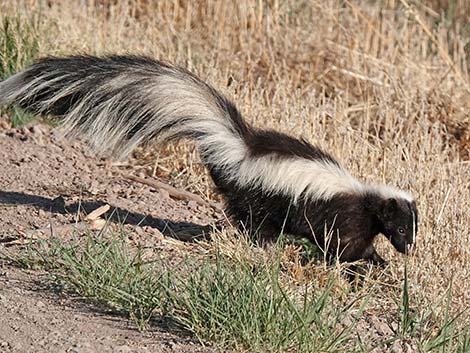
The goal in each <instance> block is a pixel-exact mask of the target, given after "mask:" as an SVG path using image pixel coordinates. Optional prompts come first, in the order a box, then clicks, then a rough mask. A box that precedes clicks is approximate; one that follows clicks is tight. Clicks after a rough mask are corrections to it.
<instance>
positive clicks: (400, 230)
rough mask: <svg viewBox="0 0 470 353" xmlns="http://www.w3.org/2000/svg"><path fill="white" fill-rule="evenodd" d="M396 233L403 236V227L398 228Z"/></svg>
mask: <svg viewBox="0 0 470 353" xmlns="http://www.w3.org/2000/svg"><path fill="white" fill-rule="evenodd" d="M398 233H400V234H402V235H403V234H405V229H403V227H398Z"/></svg>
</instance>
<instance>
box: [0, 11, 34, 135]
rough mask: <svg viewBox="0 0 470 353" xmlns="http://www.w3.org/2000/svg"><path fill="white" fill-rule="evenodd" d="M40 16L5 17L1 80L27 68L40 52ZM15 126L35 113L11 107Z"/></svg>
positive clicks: (1, 38) (0, 28)
mask: <svg viewBox="0 0 470 353" xmlns="http://www.w3.org/2000/svg"><path fill="white" fill-rule="evenodd" d="M39 24H40V22H39V17H36V18H35V17H33V18H32V19H29V20H25V19H23V18H21V17H19V16H17V17H8V16H6V17H4V18H3V19H2V23H1V24H0V80H3V79H5V78H7V77H9V76H11V75H13V74H14V73H16V72H18V71H20V70H21V69H23V68H25V67H26V66H28V65H29V64H31V63H32V62H33V60H34V59H35V58H36V57H37V55H38V53H39V45H40V44H39V33H40V25H39ZM10 115H11V123H12V126H13V127H21V126H23V125H25V124H27V123H28V122H30V121H31V120H33V119H34V115H33V114H30V113H27V112H24V111H23V110H21V109H20V108H17V107H13V108H11V109H10Z"/></svg>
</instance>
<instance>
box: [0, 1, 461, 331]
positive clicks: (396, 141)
mask: <svg viewBox="0 0 470 353" xmlns="http://www.w3.org/2000/svg"><path fill="white" fill-rule="evenodd" d="M465 10H467V12H465ZM0 13H1V14H2V16H7V15H16V14H20V15H21V16H23V17H25V18H28V17H30V16H32V15H33V14H34V15H39V16H40V18H41V21H42V24H43V26H42V28H43V35H42V38H43V40H42V42H41V47H40V52H41V54H43V55H46V54H54V55H63V54H70V53H95V54H104V53H140V54H146V55H150V56H154V57H157V58H159V59H163V60H166V61H170V62H175V63H177V64H179V65H182V66H185V67H187V68H189V69H190V70H192V71H194V72H196V73H197V74H198V75H199V76H200V77H201V78H203V79H205V80H207V81H209V82H211V83H212V84H213V85H214V86H215V87H217V88H219V89H220V90H222V91H223V92H224V93H225V94H226V95H228V96H229V97H231V98H232V100H234V101H235V102H236V103H237V106H238V107H239V108H240V110H241V112H242V113H243V114H244V116H245V117H246V118H247V119H248V120H249V121H250V122H252V123H253V124H256V125H259V126H269V127H272V128H275V129H278V130H282V131H284V132H288V133H290V134H293V135H295V136H303V137H305V138H307V139H308V140H310V141H312V142H314V143H316V144H318V145H320V146H322V147H324V148H325V149H326V150H328V151H330V152H331V153H333V154H334V155H335V156H337V157H338V158H339V159H340V160H341V161H342V162H343V163H344V164H345V165H346V166H347V167H348V168H349V169H350V170H351V172H352V173H353V174H354V175H356V176H358V177H359V178H361V179H364V180H366V181H382V182H386V183H389V184H392V185H396V186H399V187H401V188H404V189H409V190H410V191H411V192H412V193H413V194H414V195H415V196H416V198H417V200H418V209H419V213H420V229H419V237H418V247H417V252H416V254H415V255H414V256H412V257H409V258H407V259H405V258H404V257H402V256H401V255H399V254H397V253H396V252H394V251H393V250H392V248H391V247H390V245H389V244H387V243H386V242H384V241H380V242H379V243H380V244H379V247H380V250H381V252H383V253H384V256H385V257H386V258H387V259H389V260H390V264H391V265H390V269H389V271H388V272H387V273H386V274H384V275H383V276H385V277H382V279H381V280H382V281H383V282H384V285H383V286H381V287H380V286H379V287H378V289H376V291H377V295H376V297H375V298H373V299H372V301H371V303H372V304H371V305H372V309H370V310H371V311H374V310H377V311H378V312H382V311H384V308H385V311H387V310H388V308H395V307H396V301H395V299H396V298H394V297H393V296H392V295H391V294H390V293H393V291H394V290H395V289H396V288H400V287H401V279H402V278H403V271H404V265H405V262H407V266H408V275H409V286H410V294H411V295H412V298H415V299H413V300H415V301H420V303H421V304H423V305H424V306H428V307H430V306H431V305H432V304H433V303H435V302H436V298H438V297H440V296H443V295H444V293H445V291H446V289H447V288H448V287H449V285H450V283H451V282H452V302H451V308H452V311H453V312H458V311H459V310H462V309H464V308H467V307H469V306H470V280H469V278H470V272H469V271H470V229H469V228H470V227H469V224H470V210H469V204H470V161H469V157H470V130H469V125H470V93H469V92H470V76H469V67H470V62H469V60H470V58H469V52H470V51H469V46H470V33H469V29H468V16H467V17H466V15H465V13H467V14H468V13H470V12H468V3H467V2H466V1H463V0H462V1H458V0H448V1H438V0H435V1H429V2H419V1H408V0H400V1H398V0H383V1H377V2H375V1H353V0H345V1H320V0H311V1H301V0H297V1H294V0H287V1H276V0H272V1H261V0H260V1H255V0H244V1H234V2H230V1H216V0H200V1H176V0H175V1H158V2H157V1H155V2H154V1H150V0H128V1H111V0H109V1H107V0H101V1H99V0H96V1H92V0H90V1H86V0H85V1H81V2H74V1H58V0H49V1H36V0H29V1H15V2H9V1H3V2H1V3H0ZM175 152H178V155H179V156H183V157H179V158H176V157H175V156H176V154H175ZM138 156H139V157H141V162H140V163H141V164H142V165H143V166H144V167H145V168H147V169H148V170H149V172H150V171H155V170H157V173H160V174H161V175H168V176H169V177H173V178H174V179H175V182H176V183H181V184H184V185H185V186H186V187H188V188H190V189H193V190H196V191H197V192H199V193H201V194H203V195H206V196H209V197H212V191H211V183H210V181H209V179H208V176H207V175H206V174H205V172H204V170H203V169H202V168H201V166H200V165H199V164H198V157H197V154H196V152H195V151H194V149H193V148H192V145H191V144H188V143H182V144H178V145H176V146H170V147H166V148H165V149H160V150H159V151H158V153H157V152H156V151H155V149H146V150H141V151H139V152H138ZM157 158H158V166H157V168H156V169H155V166H154V164H155V163H154V162H155V160H156V159H157ZM313 280H314V279H313ZM463 317H464V319H465V320H467V322H469V321H470V320H469V319H468V317H469V315H467V316H463ZM465 320H464V321H465Z"/></svg>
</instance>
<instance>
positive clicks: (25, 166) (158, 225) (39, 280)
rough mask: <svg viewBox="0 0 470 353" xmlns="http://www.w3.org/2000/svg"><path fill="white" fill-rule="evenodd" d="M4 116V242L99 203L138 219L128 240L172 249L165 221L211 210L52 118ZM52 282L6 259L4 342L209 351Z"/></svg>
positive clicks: (76, 348) (1, 291) (0, 171)
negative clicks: (154, 182) (14, 120)
mask: <svg viewBox="0 0 470 353" xmlns="http://www.w3.org/2000/svg"><path fill="white" fill-rule="evenodd" d="M0 123H1V124H0V126H1V127H0V250H1V247H6V246H7V244H8V243H9V242H11V241H12V240H14V239H17V238H18V237H20V235H21V234H24V232H29V231H31V230H34V229H41V228H44V227H46V226H48V225H50V224H52V225H53V226H55V227H60V226H61V225H64V224H71V223H73V222H74V221H75V219H76V217H77V214H78V212H77V211H78V210H79V209H80V210H81V212H82V213H89V212H91V211H93V210H94V209H96V208H97V207H99V206H101V205H103V204H109V205H110V206H111V210H112V211H113V212H114V213H112V211H110V212H108V214H107V216H108V217H111V219H112V220H113V221H115V222H116V223H122V222H124V224H125V227H128V228H130V229H132V237H133V239H132V241H135V242H139V243H140V244H143V245H144V246H146V247H148V248H149V249H153V250H154V251H169V252H171V251H172V249H171V246H168V244H167V243H165V238H166V237H164V236H163V235H162V233H161V231H165V229H168V225H169V226H170V227H172V228H173V229H179V228H184V227H188V226H189V227H193V226H195V225H205V224H208V223H210V222H213V221H214V219H215V215H214V213H213V211H212V210H211V209H209V208H205V207H202V206H198V205H197V204H196V203H195V202H194V201H189V202H188V201H181V200H173V199H172V198H170V197H169V196H168V193H167V192H164V191H158V190H154V189H152V188H150V187H148V186H145V185H141V184H137V183H134V182H131V181H129V180H127V179H125V178H123V177H122V176H121V174H122V173H123V168H122V167H115V166H112V165H111V163H110V162H109V161H107V160H104V159H99V158H97V157H95V156H94V155H93V154H92V153H90V152H89V151H88V150H87V147H85V145H84V144H83V143H81V142H80V141H65V140H63V139H60V138H59V137H58V136H57V134H56V133H55V132H53V130H52V129H51V128H50V127H48V126H45V125H40V124H35V125H32V126H30V127H27V128H22V129H12V128H10V127H9V126H8V124H7V123H6V121H5V120H3V121H2V120H0ZM125 172H129V173H132V171H131V170H126V171H125ZM165 244H166V245H165ZM188 246H190V244H189V245H188ZM12 249H13V251H14V247H11V246H10V247H9V250H12ZM51 286H52V282H51V281H50V280H49V279H48V277H47V276H46V275H44V274H41V273H38V272H25V271H23V270H20V269H18V268H14V267H12V266H10V265H8V264H6V263H4V262H3V263H2V262H0V352H33V351H34V352H211V351H213V350H212V349H210V348H205V347H202V346H201V345H200V344H198V343H196V342H194V341H191V339H189V338H186V337H184V335H179V334H173V333H168V332H166V331H165V329H164V328H163V327H160V328H159V325H158V323H156V324H154V325H152V327H151V329H150V330H149V331H147V332H144V333H142V332H139V331H138V330H136V329H135V327H134V326H133V325H132V323H131V322H129V321H127V320H126V319H123V318H122V317H116V316H113V315H112V314H110V313H103V312H100V311H99V310H97V308H93V307H91V306H90V305H88V304H86V303H85V302H84V301H82V300H80V298H71V297H65V296H63V295H61V294H60V292H59V291H57V290H56V289H55V288H53V286H52V287H51Z"/></svg>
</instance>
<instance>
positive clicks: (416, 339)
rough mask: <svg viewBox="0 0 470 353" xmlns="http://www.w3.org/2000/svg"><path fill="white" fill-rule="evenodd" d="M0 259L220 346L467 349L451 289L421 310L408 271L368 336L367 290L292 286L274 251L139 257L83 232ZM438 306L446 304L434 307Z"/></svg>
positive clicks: (330, 284) (142, 324)
mask: <svg viewBox="0 0 470 353" xmlns="http://www.w3.org/2000/svg"><path fill="white" fill-rule="evenodd" d="M2 257H3V258H7V259H8V260H9V261H10V262H11V263H13V264H16V265H18V266H21V267H28V268H40V269H43V270H46V271H48V272H49V273H50V274H51V275H52V276H53V278H54V279H55V280H56V281H57V282H59V283H60V284H62V286H63V288H64V290H65V291H69V292H70V291H72V292H74V293H76V294H78V295H80V296H83V297H87V298H89V299H90V300H92V301H93V302H95V303H96V304H98V305H101V306H105V307H106V308H109V309H110V310H112V311H114V312H117V313H119V314H121V315H124V316H126V317H129V318H130V319H132V320H133V321H134V322H135V323H136V325H137V327H139V328H140V329H145V328H146V327H148V326H149V325H150V324H151V323H152V321H153V320H156V321H157V322H159V323H160V324H161V323H162V322H163V323H164V324H165V326H166V327H167V328H169V329H173V330H174V331H175V332H180V331H181V330H184V331H187V332H190V333H191V334H192V335H194V337H196V338H197V339H199V341H200V342H201V343H206V342H213V343H215V344H216V345H217V346H218V347H221V348H223V349H229V350H238V351H256V352H267V351H269V352H286V351H289V352H344V351H345V349H347V351H348V352H363V351H370V350H371V349H372V348H374V347H382V348H384V349H386V348H387V347H389V345H390V344H392V343H394V342H396V341H398V342H400V343H403V342H413V345H414V346H415V347H417V348H418V349H419V351H422V352H467V351H468V348H469V347H470V330H469V328H468V327H465V328H463V329H462V328H458V326H457V323H458V319H459V317H460V315H462V314H463V313H461V314H459V315H456V316H454V317H450V314H449V302H450V299H451V298H450V294H449V296H447V297H446V298H444V299H445V300H443V302H438V303H436V308H427V309H426V310H419V308H418V307H416V306H415V307H413V306H412V300H411V299H412V298H411V296H410V293H409V289H408V279H407V276H405V280H404V283H403V288H402V291H401V304H400V306H399V307H400V310H399V312H398V313H397V318H396V321H397V322H398V323H399V325H398V330H397V331H396V332H395V333H394V335H392V336H391V337H384V340H383V341H382V342H375V343H374V342H373V343H371V342H363V341H362V340H361V337H360V336H361V335H362V333H361V332H358V331H357V330H356V324H357V322H358V320H360V319H361V318H362V317H363V312H364V310H366V308H367V305H368V300H369V299H370V298H371V297H372V296H373V291H372V290H369V291H368V292H366V293H365V294H364V293H362V294H358V295H351V294H352V293H346V292H345V293H342V294H340V295H338V293H337V292H334V291H333V290H332V288H334V285H335V280H334V279H330V280H329V281H327V283H326V285H323V286H320V285H319V284H318V283H315V282H313V283H308V284H307V285H303V286H299V285H294V284H292V281H291V280H290V279H289V277H288V276H286V274H285V273H283V272H282V270H280V262H279V259H278V258H274V259H272V261H270V262H268V263H263V264H258V265H248V264H247V263H244V262H240V261H236V260H233V259H228V258H226V257H224V256H222V255H220V254H219V255H217V256H215V257H214V258H212V259H206V260H195V259H194V258H187V259H185V260H181V262H180V263H178V264H177V265H175V264H173V265H171V266H170V265H169V264H168V263H167V262H166V261H164V260H163V259H151V260H149V259H145V258H144V256H143V253H142V251H141V250H140V249H134V250H130V248H129V247H128V245H127V243H126V241H125V234H117V235H114V236H113V237H111V238H109V237H108V236H106V237H104V236H103V234H100V235H98V236H92V235H88V236H86V237H85V238H81V239H80V240H79V241H72V242H69V243H68V244H64V243H62V242H61V241H59V240H50V241H47V242H41V243H38V244H35V245H32V246H29V247H27V248H26V250H25V251H24V252H22V253H21V254H18V253H16V254H15V255H12V254H11V253H10V254H9V255H7V254H6V253H4V254H3V256H2ZM336 288H337V286H336ZM448 293H450V290H449V291H448ZM340 297H341V298H342V299H340ZM345 297H347V298H348V299H344V298H345ZM439 308H441V309H442V310H443V312H440V313H436V312H435V310H438V309H439ZM346 318H347V320H346ZM437 318H440V322H437V320H438V319H437Z"/></svg>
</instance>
